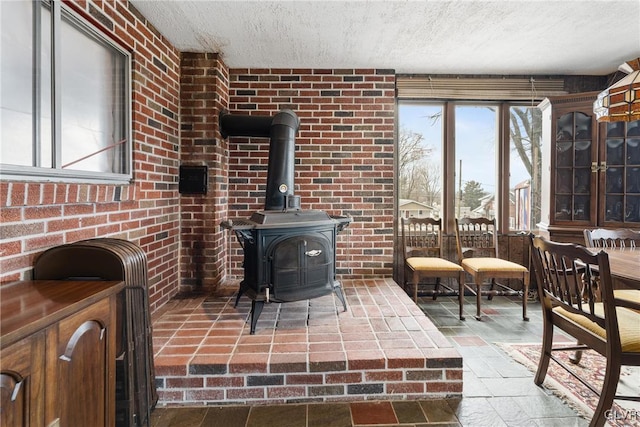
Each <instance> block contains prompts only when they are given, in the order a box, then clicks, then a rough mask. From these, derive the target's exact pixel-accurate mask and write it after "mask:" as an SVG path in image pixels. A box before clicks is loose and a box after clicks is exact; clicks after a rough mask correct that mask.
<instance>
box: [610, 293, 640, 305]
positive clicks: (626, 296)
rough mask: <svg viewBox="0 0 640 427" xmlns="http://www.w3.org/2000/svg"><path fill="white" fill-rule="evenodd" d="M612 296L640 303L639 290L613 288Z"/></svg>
mask: <svg viewBox="0 0 640 427" xmlns="http://www.w3.org/2000/svg"><path fill="white" fill-rule="evenodd" d="M613 296H614V297H616V298H620V299H626V300H627V301H633V302H637V303H638V304H640V291H637V290H635V289H615V290H614V291H613Z"/></svg>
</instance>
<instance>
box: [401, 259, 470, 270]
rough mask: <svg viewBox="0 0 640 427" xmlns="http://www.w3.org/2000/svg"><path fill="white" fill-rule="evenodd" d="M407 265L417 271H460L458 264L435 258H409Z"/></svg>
mask: <svg viewBox="0 0 640 427" xmlns="http://www.w3.org/2000/svg"><path fill="white" fill-rule="evenodd" d="M407 265H408V266H409V267H411V269H413V270H417V271H431V270H438V271H462V267H460V266H459V265H458V264H456V263H454V262H451V261H448V260H446V259H442V258H436V257H433V258H432V257H411V258H407Z"/></svg>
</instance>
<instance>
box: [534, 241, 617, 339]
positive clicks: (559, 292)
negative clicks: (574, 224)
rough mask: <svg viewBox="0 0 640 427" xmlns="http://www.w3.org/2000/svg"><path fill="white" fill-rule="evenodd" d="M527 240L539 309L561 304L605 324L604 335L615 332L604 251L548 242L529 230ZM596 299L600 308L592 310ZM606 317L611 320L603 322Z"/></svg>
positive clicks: (546, 309) (613, 306) (606, 257)
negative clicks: (536, 285)
mask: <svg viewBox="0 0 640 427" xmlns="http://www.w3.org/2000/svg"><path fill="white" fill-rule="evenodd" d="M530 242H531V258H532V261H533V269H534V271H535V274H536V281H537V283H538V295H539V297H540V301H541V302H542V309H543V311H545V312H547V311H549V310H551V309H552V308H554V307H557V306H562V308H564V309H565V310H567V311H569V312H572V313H576V314H580V315H583V316H586V317H587V318H589V319H590V320H591V321H593V322H595V323H597V324H598V325H599V326H600V327H602V328H605V329H606V330H607V336H619V335H618V325H617V317H616V312H615V305H614V300H613V286H612V280H611V271H610V269H609V256H608V255H607V254H606V252H604V251H600V252H597V253H594V252H592V251H591V250H589V249H587V248H585V247H584V246H581V245H576V244H574V243H558V242H551V241H549V240H546V239H545V238H543V237H539V236H538V237H534V236H533V234H530ZM598 302H602V307H603V309H604V311H602V310H598V311H596V307H597V303H598ZM547 314H548V313H547ZM547 314H545V315H547ZM606 318H609V319H610V320H611V319H614V321H613V322H608V323H610V324H609V325H607V324H606V323H607V322H605V319H606ZM610 332H612V333H613V335H609V333H610Z"/></svg>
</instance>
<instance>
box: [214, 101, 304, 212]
mask: <svg viewBox="0 0 640 427" xmlns="http://www.w3.org/2000/svg"><path fill="white" fill-rule="evenodd" d="M299 126H300V119H298V116H297V115H296V114H295V113H294V112H293V111H291V110H281V111H280V112H279V113H278V114H276V115H275V116H273V117H265V116H247V115H242V116H241V115H234V114H229V113H228V112H226V111H222V112H221V113H220V134H221V135H222V137H223V138H227V137H229V136H249V137H269V138H270V143H269V167H268V170H267V190H266V195H265V207H264V209H265V210H267V211H272V210H282V211H285V210H287V209H288V208H290V207H294V208H298V204H299V202H297V199H296V198H295V197H294V196H293V187H294V167H295V136H296V132H298V128H299ZM292 201H293V202H292Z"/></svg>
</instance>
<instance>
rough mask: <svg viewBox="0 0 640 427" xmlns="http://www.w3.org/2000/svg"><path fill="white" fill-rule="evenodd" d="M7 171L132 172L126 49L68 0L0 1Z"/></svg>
mask: <svg viewBox="0 0 640 427" xmlns="http://www.w3.org/2000/svg"><path fill="white" fill-rule="evenodd" d="M0 22H1V23H2V32H1V37H2V39H1V49H2V62H1V65H0V67H1V68H0V74H1V90H2V92H1V93H2V97H1V99H0V120H1V123H2V126H1V128H0V138H1V140H0V168H1V169H0V171H1V172H2V175H3V177H6V176H12V177H23V178H35V179H43V178H44V179H53V180H67V179H72V180H81V181H96V180H97V181H107V182H112V181H113V182H126V181H129V180H130V178H131V137H130V135H131V129H130V127H131V125H130V123H131V113H130V105H131V102H130V99H131V98H130V67H131V65H130V63H131V58H130V55H129V53H128V52H126V51H125V50H124V49H122V48H121V47H120V46H118V45H117V44H115V43H114V42H113V41H112V40H110V39H108V38H107V37H105V36H104V35H103V34H102V33H100V32H98V31H97V30H96V29H95V28H93V27H92V26H91V25H89V24H88V23H87V22H86V21H85V20H83V19H82V18H81V17H79V16H78V15H77V14H76V13H74V12H73V11H72V10H70V9H69V8H68V7H67V6H65V5H64V4H63V3H62V2H58V1H52V2H47V1H44V2H30V1H10V2H0Z"/></svg>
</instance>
